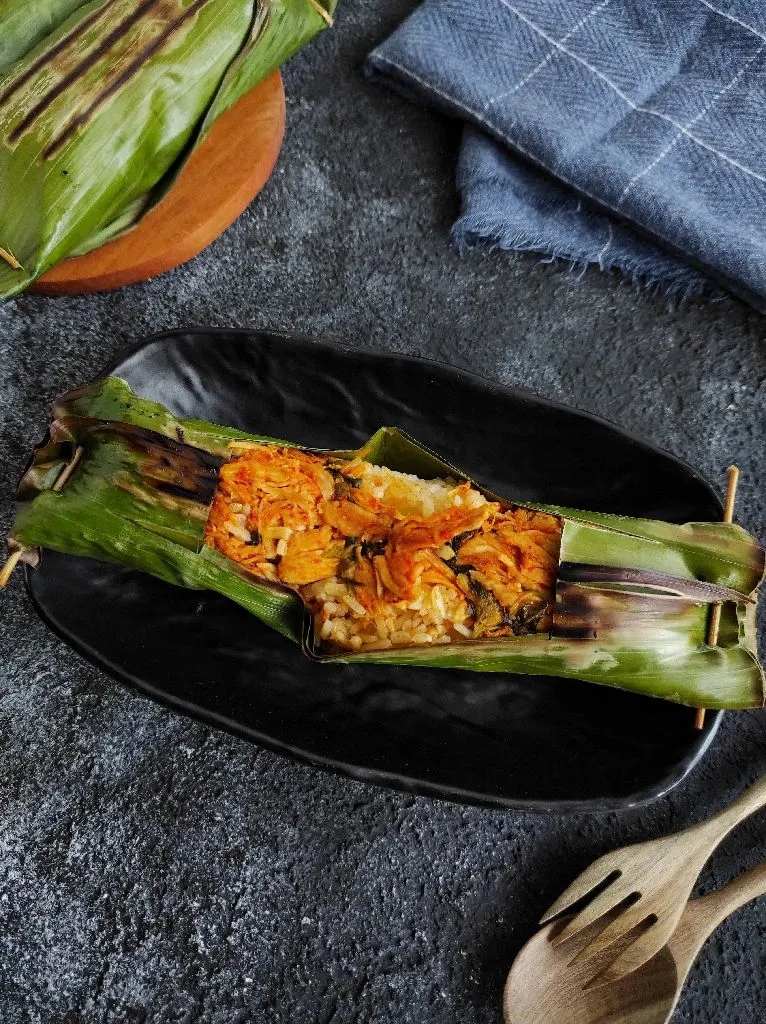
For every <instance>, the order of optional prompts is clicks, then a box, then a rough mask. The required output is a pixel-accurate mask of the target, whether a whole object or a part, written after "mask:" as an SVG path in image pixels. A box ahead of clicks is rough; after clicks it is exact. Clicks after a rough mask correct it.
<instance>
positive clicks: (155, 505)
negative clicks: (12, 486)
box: [8, 377, 764, 708]
mask: <svg viewBox="0 0 766 1024" xmlns="http://www.w3.org/2000/svg"><path fill="white" fill-rule="evenodd" d="M242 439H247V440H252V441H261V442H265V443H276V444H280V445H283V446H284V445H286V446H290V447H296V448H297V447H299V446H298V445H295V444H293V443H292V442H289V441H282V440H279V439H276V438H270V437H264V436H262V435H256V434H247V433H244V432H243V431H239V430H235V429H233V428H228V427H222V426H217V425H215V424H211V423H205V422H202V421H197V420H185V419H178V418H176V417H175V416H173V415H172V413H170V412H169V411H168V410H167V409H165V408H164V407H163V406H162V405H159V404H158V403H156V402H151V401H148V400H146V399H143V398H140V397H138V396H137V395H135V394H134V393H133V392H132V391H131V390H130V388H129V387H128V385H127V384H126V383H125V382H124V381H122V380H120V379H119V378H116V377H107V378H104V379H103V380H100V381H98V382H96V383H94V384H91V385H88V386H87V387H85V388H82V389H79V390H77V391H73V392H70V393H69V394H67V395H65V396H63V397H62V398H61V399H60V400H59V401H57V402H56V404H55V405H54V407H53V414H52V421H51V425H50V428H49V435H48V437H47V439H46V442H45V443H44V444H43V445H42V446H41V447H40V448H38V449H37V450H36V451H35V454H34V456H33V458H32V461H31V463H30V466H29V468H28V470H27V472H26V473H25V475H24V477H23V479H22V481H21V484H20V486H19V491H18V507H17V515H16V520H15V523H14V525H13V529H12V531H11V533H10V535H9V537H8V544H9V548H10V549H11V551H18V552H20V554H21V558H22V560H24V561H26V562H28V563H29V564H31V565H36V564H37V563H38V561H39V558H40V551H41V549H43V548H50V549H52V550H55V551H60V552H64V553H68V554H74V555H84V556H89V557H93V558H97V559H102V560H105V561H107V562H113V563H118V564H120V565H125V566H130V567H133V568H135V569H139V570H142V571H144V572H147V573H150V574H152V575H153V576H156V577H158V578H159V579H162V580H165V581H167V582H169V583H173V584H177V585H179V586H183V587H188V588H192V589H197V590H211V591H217V592H218V593H220V594H223V595H224V596H225V597H227V598H230V599H231V600H232V601H235V602H236V603H237V604H240V605H242V607H244V608H246V609H247V610H248V611H249V612H251V613H252V614H253V615H256V616H257V617H258V618H259V619H261V620H262V621H263V622H265V623H266V624H267V625H268V626H270V627H272V628H273V629H276V630H278V631H279V632H280V633H282V634H283V635H284V636H285V637H287V638H289V639H290V640H292V641H293V642H295V643H301V644H302V645H303V649H304V651H305V652H306V653H307V654H308V655H309V656H310V657H311V658H312V659H313V660H315V661H325V660H334V661H341V662H343V661H354V662H365V661H366V662H378V663H386V664H398V665H413V666H415V665H431V666H443V667H445V668H460V669H471V670H474V671H481V672H519V673H527V674H530V675H538V674H543V675H554V676H562V677H569V678H575V679H584V680H589V681H591V682H594V683H603V684H606V685H611V686H616V687H620V688H622V689H625V690H632V691H635V692H638V693H643V694H647V695H651V696H656V697H661V698H664V699H666V700H672V701H676V702H679V703H683V704H689V705H692V706H696V707H707V708H744V707H755V706H760V705H762V704H763V699H764V677H763V672H762V669H761V667H760V665H759V662H758V658H757V654H756V642H755V610H756V598H757V593H758V588H759V586H760V584H761V582H762V580H763V575H764V551H763V549H762V548H761V547H760V546H759V545H758V543H757V542H756V541H755V540H754V539H753V538H752V537H751V536H749V535H748V534H747V533H746V532H745V531H744V530H743V529H741V528H740V527H738V526H736V525H733V524H724V523H687V524H685V525H674V524H671V523H665V522H659V521H655V520H646V519H632V518H627V517H623V516H611V515H605V514H600V513H594V512H584V511H578V510H573V509H567V508H560V507H558V506H553V505H534V506H529V505H528V506H526V507H530V508H536V509H538V510H543V511H546V512H548V513H551V514H553V515H556V516H558V517H559V518H560V521H561V524H562V536H561V552H560V560H559V566H558V576H557V581H556V594H555V610H554V614H553V625H552V627H551V629H550V632H546V633H533V634H529V635H525V636H512V637H502V638H501V639H496V640H488V639H481V640H466V641H464V642H457V643H453V644H450V645H449V646H448V647H446V646H439V647H434V646H412V647H407V648H398V649H390V650H368V651H364V650H363V651H359V652H356V653H352V652H344V653H342V654H340V655H339V654H331V655H328V654H326V653H323V652H322V650H321V648H320V647H319V646H318V645H317V644H316V642H315V639H314V636H313V631H312V627H311V616H310V615H308V613H307V612H306V610H305V608H304V606H303V604H302V602H301V600H300V598H299V597H298V596H297V595H296V594H295V593H294V592H293V591H291V590H288V589H286V588H283V587H281V586H279V585H275V584H272V583H268V582H264V581H263V580H261V579H258V578H256V577H254V576H253V575H252V574H250V573H249V572H248V571H247V570H246V569H244V568H243V567H242V566H240V565H238V564H237V563H236V562H234V561H231V560H230V559H228V558H227V557H226V556H225V555H223V554H221V553H220V552H219V551H217V550H215V548H213V547H212V546H210V545H209V544H207V543H205V542H204V534H205V527H206V523H207V519H208V515H209V512H210V508H211V504H212V502H213V499H214V496H215V493H216V488H217V485H218V478H219V471H220V467H221V466H222V465H223V464H224V463H225V462H226V461H227V460H228V459H230V458H231V456H232V449H231V447H230V443H231V442H232V441H233V440H242ZM302 450H304V451H308V452H313V451H316V449H311V448H304V449H302ZM323 454H332V455H335V456H338V457H339V458H354V457H357V456H359V455H360V454H361V457H362V458H364V459H365V460H367V461H368V462H371V463H373V464H376V465H381V466H386V467H388V468H389V469H394V470H398V471H400V472H405V473H414V474H416V475H418V476H420V477H423V478H431V479H433V478H437V477H445V476H450V477H452V478H456V479H458V480H465V481H467V480H469V479H470V478H468V477H467V476H465V474H463V473H461V472H460V471H459V470H457V469H456V468H455V467H454V466H452V465H450V464H449V463H447V462H445V461H444V460H443V459H441V458H440V457H439V456H438V455H436V454H435V453H434V452H432V451H430V450H428V449H427V448H425V447H424V446H423V445H421V444H419V443H418V442H417V441H415V440H413V439H412V438H410V437H408V436H407V435H406V434H405V433H403V432H402V431H400V430H398V429H396V428H393V427H383V428H381V429H380V430H379V431H378V432H377V433H376V434H374V435H373V437H372V438H371V439H370V441H369V442H368V444H366V445H364V447H363V448H362V449H360V450H359V451H355V452H351V451H337V452H333V453H323ZM471 482H472V483H473V486H475V487H477V489H478V490H480V491H481V493H482V494H484V495H485V496H486V497H487V498H489V499H490V500H498V499H497V497H496V496H495V495H492V494H490V492H488V491H486V490H484V489H483V488H481V487H480V486H479V485H478V484H476V483H474V482H473V481H471ZM500 500H507V499H500ZM716 603H722V614H721V625H720V631H719V635H718V640H717V643H716V646H714V647H711V646H709V645H708V644H707V643H706V633H707V625H708V618H709V614H710V610H711V606H712V605H713V604H716ZM317 683H318V684H320V683H321V670H319V669H317Z"/></svg>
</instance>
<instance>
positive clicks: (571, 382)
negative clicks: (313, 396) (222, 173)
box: [0, 0, 766, 1024]
mask: <svg viewBox="0 0 766 1024" xmlns="http://www.w3.org/2000/svg"><path fill="white" fill-rule="evenodd" d="M410 2H411V0H387V3H386V4H385V5H379V4H376V3H373V2H372V0H345V2H344V3H342V4H341V9H340V12H339V17H338V24H337V27H336V29H335V30H334V31H333V32H331V33H325V35H324V36H323V37H322V38H321V39H319V40H318V41H317V42H316V43H315V44H313V45H311V46H310V47H309V48H308V49H307V50H306V51H305V52H304V53H302V54H300V55H299V56H298V57H297V58H295V59H294V60H293V61H292V62H291V64H290V65H289V66H288V68H287V69H286V73H285V83H286V87H287V92H288V121H289V125H288V137H287V141H286V145H285V148H284V151H283V153H282V157H281V159H280V162H279V166H278V169H277V171H276V173H275V174H274V176H273V178H272V179H271V181H270V182H269V184H268V186H267V187H266V189H265V190H264V192H263V194H262V196H261V197H260V198H259V199H258V201H257V202H256V203H255V204H254V205H253V206H252V207H251V209H250V210H248V212H247V213H246V214H245V216H244V217H243V218H242V219H241V220H240V221H239V223H238V224H236V225H235V226H234V227H233V228H232V229H231V230H230V231H229V232H227V234H226V235H225V236H224V237H223V238H222V239H220V240H219V241H218V242H217V243H216V244H215V245H213V246H212V247H211V248H210V249H209V250H208V251H207V252H206V253H205V254H204V255H203V256H201V257H199V258H198V259H196V260H194V261H193V262H192V263H190V264H189V265H187V266H185V267H183V268H181V269H179V270H177V271H176V272H174V273H172V274H169V275H167V276H165V277H163V278H162V279H160V280H157V281H154V282H151V283H149V284H146V285H143V286H140V287H136V288H131V289H127V290H125V291H122V292H119V293H115V294H109V295H104V296H100V297H95V298H72V299H65V300H57V301H52V300H46V299H42V298H35V297H31V296H25V297H22V298H21V299H19V300H18V301H15V302H11V303H9V304H7V305H5V306H3V307H0V394H2V396H3V398H2V409H1V415H2V432H1V434H0V454H1V457H0V473H1V474H2V479H1V480H0V491H1V492H2V495H3V499H2V503H1V504H0V527H2V528H3V529H4V528H6V527H7V526H8V524H9V522H10V517H11V511H12V510H11V493H12V489H13V487H14V485H15V481H16V478H17V476H18V473H19V471H20V469H21V468H22V465H23V463H24V460H25V457H26V454H27V452H28V450H29V446H30V442H32V441H35V440H37V439H38V437H39V436H40V435H41V433H42V428H43V425H44V423H45V421H46V417H47V407H48V404H49V402H50V400H51V399H52V398H53V397H54V396H55V395H56V394H58V393H60V392H62V391H64V390H66V389H67V388H69V387H72V386H74V385H77V384H79V383H81V382H83V381H84V380H85V379H87V378H89V377H91V376H92V375H93V374H94V372H95V371H96V370H98V369H99V368H100V367H102V366H104V365H106V364H107V363H108V362H110V361H112V360H113V359H114V358H116V357H117V355H118V354H119V353H120V352H121V351H123V350H124V348H125V347H126V346H127V345H128V344H130V343H131V342H133V341H134V340H136V339H138V338H139V337H140V336H142V335H144V334H147V333H150V332H153V331H156V330H159V329H164V328H169V327H176V326H195V325H196V326H207V325H221V326H250V325H252V326H257V327H262V328H279V329H284V330H294V331H305V332H308V333H312V334H327V335H334V336H336V337H338V338H340V339H342V340H343V341H345V342H347V343H349V344H351V345H354V344H357V345H365V346H374V347H377V348H380V349H390V350H399V351H404V352H411V353H416V354H419V355H427V356H435V357H437V358H440V359H443V360H447V361H450V362H453V363H455V364H458V365H460V366H466V367H470V368H471V369H474V370H477V371H479V372H480V373H483V374H485V375H487V376H490V377H493V378H495V379H497V380H501V381H503V382H506V383H511V384H520V385H523V386H528V387H530V388H531V389H533V390H534V391H536V392H538V393H539V394H541V395H544V396H546V397H549V398H553V399H557V400H559V401H563V402H568V403H572V404H574V405H577V406H579V407H580V408H583V409H588V410H591V411H594V412H597V413H600V414H602V415H604V416H606V417H609V418H611V419H613V420H615V421H617V422H618V423H620V424H622V425H623V426H625V427H628V428H630V429H633V430H635V431H637V432H640V433H641V434H643V435H644V436H646V437H648V438H649V439H650V440H652V441H655V442H657V443H659V444H661V445H663V446H665V447H667V448H669V449H671V450H672V451H674V452H675V453H677V454H678V455H680V456H681V457H683V458H685V459H686V460H688V461H689V462H690V463H692V464H693V465H694V466H696V467H698V468H699V469H700V470H701V471H702V472H703V473H705V474H706V475H708V476H709V477H710V478H712V479H714V480H722V479H723V478H724V475H725V470H726V466H727V465H728V463H729V461H730V460H732V459H733V458H736V459H737V461H738V462H739V465H740V466H741V468H742V471H743V479H742V486H741V491H740V494H741V498H740V501H739V510H740V511H739V519H740V522H742V524H743V525H744V526H746V527H748V528H749V529H752V530H754V531H755V532H756V533H758V534H759V535H760V536H761V537H762V538H763V537H766V504H765V502H764V494H763V486H762V484H763V471H764V444H765V442H766V423H765V422H764V421H765V420H766V347H764V328H765V326H766V321H764V319H763V317H761V316H759V315H758V314H756V313H754V312H752V311H751V310H749V309H747V308H746V307H745V306H744V305H742V304H741V303H739V302H738V301H735V300H733V299H724V300H723V301H719V302H716V303H710V302H707V303H706V302H704V301H694V302H689V303H687V304H685V305H682V306H681V307H680V308H679V309H677V310H675V311H669V310H668V309H667V306H666V303H665V301H664V300H663V299H662V298H661V297H658V296H653V295H651V294H647V293H646V292H642V291H640V290H638V289H637V288H635V287H634V286H632V285H631V284H629V283H626V282H625V281H623V280H620V279H619V278H618V277H614V276H606V275H602V274H600V273H599V272H597V271H594V270H591V271H589V272H588V273H586V274H585V275H584V276H582V277H580V275H579V274H573V273H570V272H569V271H568V269H567V267H566V266H564V265H559V266H556V265H549V264H543V263H540V262H539V261H537V260H536V259H535V258H534V257H530V256H516V255H506V254H501V253H498V254H480V253H472V254H470V255H468V256H465V257H462V258H461V257H458V256H457V255H456V254H455V252H454V251H453V250H452V249H451V248H450V245H449V242H448V230H449V226H450V224H451V221H452V219H453V218H454V215H455V213H456V209H457V201H456V196H455V192H454V186H453V172H454V166H455V159H456V154H457V146H458V142H459V128H458V127H457V126H455V125H453V124H451V123H449V122H447V121H445V120H444V119H443V118H441V117H440V116H438V115H435V114H433V113H430V112H428V111H425V110H419V109H415V108H413V107H411V106H409V105H408V104H407V103H406V102H404V101H402V100H400V99H398V98H396V97H394V96H391V95H388V94H386V93H384V92H383V91H381V90H380V89H378V88H376V87H373V86H371V85H369V84H367V83H365V82H364V80H363V79H362V78H361V76H360V74H359V66H360V63H361V61H362V58H363V56H364V54H365V53H366V52H367V51H368V50H369V49H370V48H371V46H372V45H373V44H374V43H375V42H377V41H378V40H380V39H381V38H383V36H384V34H385V33H386V32H387V31H389V30H390V29H391V28H392V27H393V26H394V25H395V24H396V23H397V22H398V21H399V20H400V19H401V17H402V16H403V15H404V14H405V13H406V10H407V9H408V4H409V3H410ZM519 339H521V340H519ZM478 412H479V411H478V410H477V414H478ZM765 721H766V720H765V719H764V717H763V716H762V715H760V714H757V713H742V714H732V715H729V716H727V718H726V720H725V724H724V726H723V727H722V729H721V731H720V733H719V735H718V738H717V739H716V741H715V744H714V746H713V748H712V750H711V752H710V754H709V756H708V757H707V759H706V760H705V761H704V763H703V764H702V765H701V766H700V767H699V768H698V769H697V770H696V771H695V772H694V773H693V775H692V776H691V777H690V778H689V780H688V781H686V782H685V783H683V784H682V785H681V786H679V787H678V788H677V789H676V790H675V791H674V792H673V793H672V794H670V795H669V796H668V797H666V798H664V799H662V800H660V801H659V802H658V803H656V804H654V805H653V806H651V807H649V808H645V809H643V810H636V811H632V812H629V813H626V814H622V815H615V814H608V815H582V816H578V817H568V818H563V817H561V818H560V817H554V816H548V817H536V816H532V815H521V814H509V813H498V812H489V811H483V810H478V809H470V808H469V809H464V808H461V807H459V806H452V805H448V804H443V803H436V802H433V801H430V800H426V799H421V798H415V799H413V798H412V797H410V796H403V795H399V794H397V793H393V792H387V791H383V790H380V789H375V788H372V787H369V786H366V785H362V784H359V783H353V782H349V781H346V780H343V779H339V778H335V777H333V776H330V775H327V774H322V773H320V772H318V771H315V770H311V769H309V768H306V767H302V766H298V765H295V764H292V763H289V762H287V761H285V760H282V759H281V758H279V757H276V756H274V755H272V754H269V753H264V752H262V751H259V750H258V749H256V748H255V747H252V746H249V745H248V744H247V743H245V742H243V741H240V740H237V739H233V738H231V737H229V736H226V735H223V734H221V733H219V732H214V731H212V730H210V729H208V728H205V727H203V726H201V725H197V724H195V723H193V722H190V721H186V720H184V719H183V718H180V717H179V716H177V715H174V714H170V713H168V712H166V711H164V710H163V709H161V708H160V707H157V706H155V705H153V704H152V703H150V702H149V701H148V700H145V699H143V698H141V697H138V696H137V695H135V694H134V693H132V692H130V691H129V690H127V689H125V688H123V687H121V686H119V685H117V684H115V683H113V682H112V681H110V680H109V679H108V678H106V677H105V676H103V675H102V674H101V673H100V672H98V671H96V670H95V669H93V668H91V667H90V666H89V665H87V664H85V663H84V662H83V661H81V660H80V659H79V658H78V657H77V656H75V655H74V654H72V653H71V652H70V651H69V650H68V649H67V648H66V647H64V645H63V644H62V643H60V642H59V641H58V640H56V639H55V638H54V637H53V636H51V635H50V634H49V633H48V632H47V631H46V629H45V628H44V627H43V626H42V625H41V623H40V622H39V621H38V620H37V619H36V617H35V615H34V614H33V612H32V610H31V608H30V606H29V603H28V601H27V599H26V597H25V595H24V592H23V588H22V585H21V578H20V574H17V576H16V578H15V579H14V581H13V582H12V584H11V586H10V587H9V589H8V591H7V592H6V593H5V594H4V595H3V596H2V598H0V735H1V736H2V740H0V1020H2V1022H3V1024H21V1022H27V1021H29V1022H45V1024H48V1022H64V1021H66V1022H73V1024H74V1022H81V1021H82V1022H96V1021H99V1022H100V1021H130V1022H139V1021H147V1022H155V1021H156V1022H158V1024H164V1022H171V1021H172V1022H179V1024H180V1022H184V1024H194V1022H221V1024H233V1022H245V1021H248V1022H249V1021H288V1020H289V1021H291V1022H293V1021H297V1022H302V1021H307V1022H321V1024H330V1022H332V1024H346V1022H349V1024H350V1022H352V1021H353V1022H359V1024H367V1022H376V1024H377V1022H381V1024H382V1022H389V1021H391V1022H393V1021H396V1022H397V1024H409V1022H418V1024H419V1022H423V1024H425V1022H434V1024H436V1022H445V1024H446V1022H457V1021H460V1022H461V1024H469V1022H470V1024H473V1022H482V1024H483V1022H490V1021H499V1019H500V1010H499V1006H500V994H501V989H502V984H503V980H504V977H505V973H506V971H507V969H508V967H509V965H510V963H511V961H512V959H513V957H514V955H515V954H516V952H517V951H518V950H519V948H520V946H521V945H522V944H523V942H524V941H525V940H526V939H527V938H528V937H529V935H530V934H531V932H532V931H533V928H534V922H535V920H536V918H537V916H538V915H539V913H540V912H541V911H542V910H543V909H544V908H545V906H547V904H548V903H549V902H550V901H551V900H552V899H553V898H554V897H555V895H556V894H557V893H558V892H559V891H560V890H561V889H562V888H563V887H564V886H565V885H566V884H567V883H568V882H569V880H570V879H571V878H572V877H573V876H574V874H576V873H577V872H578V871H579V870H581V869H582V868H583V867H584V866H585V865H586V864H587V863H588V862H589V861H590V860H592V859H593V858H594V857H596V856H597V855H598V854H600V853H602V852H604V851H605V850H606V849H608V848H610V847H613V846H615V845H618V844H620V843H623V842H625V841H630V840H636V839H640V838H643V837H647V836H653V835H657V834H660V833H662V832H664V831H666V830H670V829H675V828H679V827H681V826H683V825H686V824H688V823H691V822H693V821H695V820H697V819H698V818H700V817H701V816H702V815H703V814H705V813H707V812H710V811H712V810H713V809H715V808H716V807H718V806H720V805H721V804H722V803H723V802H725V801H726V800H727V799H729V798H731V797H733V796H734V795H735V794H736V793H737V792H738V791H739V790H740V789H742V788H743V787H744V786H745V784H746V783H747V782H748V781H750V780H752V779H753V778H754V777H755V776H756V775H757V774H758V773H759V772H763V771H765V770H766V747H765V744H764V740H765V739H766V731H765V728H764V725H765ZM765 822H766V819H765V818H764V816H763V815H760V816H756V817H754V818H753V819H751V821H750V822H749V823H748V824H746V825H744V826H743V827H742V828H740V829H739V830H738V831H737V833H736V834H735V835H734V836H732V837H730V838H729V840H727V842H726V844H725V845H724V846H722V847H721V848H720V850H719V851H718V852H717V853H716V855H715V857H714V858H713V860H712V861H711V864H710V866H709V867H708V869H707V870H706V871H705V873H704V875H703V878H702V882H701V887H702V888H709V887H710V886H712V885H717V884H720V883H722V882H723V881H725V880H726V879H727V878H729V877H731V876H733V875H734V874H736V873H738V872H739V871H740V870H742V869H744V868H745V867H747V866H750V865H752V864H755V863H756V862H758V861H759V860H762V859H764V857H766V842H765V841H764V824H765ZM765 968H766V900H764V901H763V902H762V903H761V904H760V905H759V904H752V905H750V906H749V907H748V908H747V909H745V910H743V911H741V912H740V913H739V914H738V915H737V917H736V918H734V919H732V920H731V921H730V922H729V923H728V924H727V925H726V926H725V927H724V928H722V929H721V930H720V931H719V932H718V933H717V935H716V937H715V938H714V939H713V940H712V941H711V943H710V944H709V945H708V947H707V948H706V951H705V954H704V956H703V958H702V960H701V961H700V962H699V963H698V965H697V967H696V968H695V971H694V974H693V980H692V982H691V983H690V985H689V987H688V989H687V992H686V993H685V995H684V997H683V998H682V1001H681V1004H680V1007H679V1009H678V1011H677V1018H676V1019H677V1020H678V1021H687V1022H690V1021H694V1022H703V1021H704V1022H705V1024H710V1022H724V1021H725V1022H727V1024H755V1022H762V1021H766V1008H765V1005H764V998H765V997H764V992H763V990H762V985H763V982H762V978H763V974H764V969H765Z"/></svg>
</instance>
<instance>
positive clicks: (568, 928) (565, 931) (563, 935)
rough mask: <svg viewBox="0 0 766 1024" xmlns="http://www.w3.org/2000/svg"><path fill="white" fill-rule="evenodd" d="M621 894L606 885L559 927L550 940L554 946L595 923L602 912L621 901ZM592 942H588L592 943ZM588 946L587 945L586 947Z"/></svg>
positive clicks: (606, 911)
mask: <svg viewBox="0 0 766 1024" xmlns="http://www.w3.org/2000/svg"><path fill="white" fill-rule="evenodd" d="M622 899H623V897H622V895H621V893H619V892H618V891H617V890H616V889H615V888H614V887H613V886H611V885H608V886H607V887H606V889H603V890H602V891H601V892H600V893H599V894H598V896H596V897H595V898H594V899H592V900H591V901H590V903H588V904H587V905H586V906H585V907H583V908H582V910H581V911H580V913H579V914H575V916H574V917H573V918H572V920H571V921H568V922H567V924H566V925H565V926H564V927H563V928H562V929H561V931H560V932H559V933H558V934H557V935H556V938H555V939H552V940H551V942H552V944H553V945H554V946H558V945H559V944H560V943H562V942H566V940H567V939H571V938H572V936H574V935H577V934H578V933H579V932H581V931H582V930H583V929H584V928H587V927H588V926H589V925H591V924H595V923H596V921H598V920H599V918H602V917H603V916H604V914H608V913H609V911H610V910H613V909H614V908H615V907H616V906H617V904H618V903H621V902H622ZM599 939H600V935H599V937H598V938H596V939H594V940H593V942H598V941H599ZM592 944H593V943H590V945H592ZM586 948H589V947H586Z"/></svg>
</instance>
